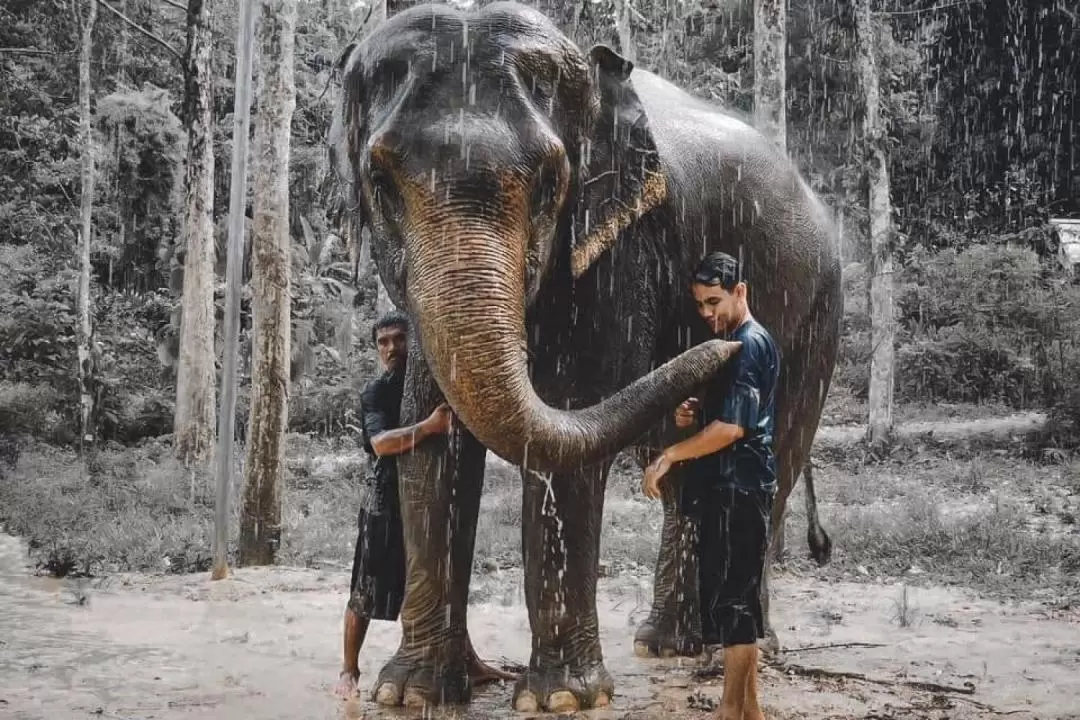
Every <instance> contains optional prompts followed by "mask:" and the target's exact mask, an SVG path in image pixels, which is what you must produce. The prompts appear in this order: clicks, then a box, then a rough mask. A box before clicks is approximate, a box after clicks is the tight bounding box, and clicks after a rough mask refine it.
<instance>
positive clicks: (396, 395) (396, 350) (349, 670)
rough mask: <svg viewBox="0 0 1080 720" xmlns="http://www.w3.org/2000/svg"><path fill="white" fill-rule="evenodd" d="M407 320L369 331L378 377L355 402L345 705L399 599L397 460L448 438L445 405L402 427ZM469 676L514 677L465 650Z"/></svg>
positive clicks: (396, 316) (340, 690)
mask: <svg viewBox="0 0 1080 720" xmlns="http://www.w3.org/2000/svg"><path fill="white" fill-rule="evenodd" d="M408 331H409V320H408V318H407V317H406V316H405V315H404V314H402V313H400V312H397V311H392V312H389V313H387V314H386V315H384V316H383V317H381V318H380V319H379V320H378V321H377V322H376V323H375V325H374V326H373V327H372V329H371V335H372V342H373V343H374V344H375V346H376V348H377V349H378V351H379V360H380V361H381V363H382V365H383V369H384V372H383V373H382V374H381V375H379V376H378V377H376V378H375V379H373V380H372V381H371V382H369V383H368V384H367V386H366V387H365V388H364V391H363V394H362V395H361V396H360V404H361V410H362V414H361V426H362V427H361V431H362V436H363V443H364V450H366V451H367V452H368V454H369V455H371V456H372V457H373V459H374V462H373V463H372V464H371V466H370V467H371V469H370V471H369V473H368V477H367V483H366V484H367V488H366V490H367V492H366V493H365V501H364V503H363V507H362V508H361V509H360V513H359V517H358V524H359V532H358V533H357V536H356V553H355V555H354V557H353V568H352V580H351V583H350V592H349V601H348V603H347V605H346V608H345V641H344V651H345V658H344V665H343V668H342V670H341V675H340V676H339V678H338V684H337V686H336V687H335V689H334V692H335V693H336V694H337V695H339V696H340V697H342V698H343V699H347V698H349V697H351V696H352V695H354V694H355V692H356V684H357V681H358V680H359V678H360V668H359V659H360V647H361V646H362V645H363V644H364V637H365V636H366V635H367V629H368V625H369V623H370V622H371V620H396V619H397V617H398V614H399V613H400V612H401V604H402V601H403V600H404V597H405V544H404V534H403V530H402V525H401V506H400V503H399V497H398V476H397V456H398V455H401V454H404V453H407V452H410V451H411V450H412V449H413V448H414V447H415V446H416V445H418V444H419V443H421V442H423V441H424V440H425V439H427V438H429V437H431V436H433V435H444V434H446V433H447V432H449V431H450V426H451V423H452V420H453V413H452V412H451V410H450V407H449V406H448V405H446V404H445V403H444V404H442V405H440V406H439V407H437V408H435V410H434V411H433V412H432V413H431V415H429V416H428V417H426V418H424V419H423V420H421V421H420V422H419V423H416V424H415V425H409V426H406V427H398V426H399V424H400V409H401V398H402V396H403V394H404V391H405V362H406V360H407V357H408V342H407V340H408ZM468 653H469V676H470V678H471V679H472V681H473V682H474V683H483V682H490V681H492V680H512V679H514V676H513V675H510V674H509V673H505V672H502V671H500V670H496V669H494V668H491V667H489V666H487V665H485V664H484V663H483V662H481V661H480V659H479V658H478V657H477V656H476V653H475V652H474V651H473V649H472V642H471V641H470V642H469V643H468Z"/></svg>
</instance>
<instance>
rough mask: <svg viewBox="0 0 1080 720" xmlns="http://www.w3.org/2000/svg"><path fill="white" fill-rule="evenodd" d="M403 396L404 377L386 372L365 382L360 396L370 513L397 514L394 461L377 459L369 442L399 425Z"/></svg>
mask: <svg viewBox="0 0 1080 720" xmlns="http://www.w3.org/2000/svg"><path fill="white" fill-rule="evenodd" d="M404 393H405V373H404V372H401V371H398V372H393V371H386V372H384V373H383V374H382V375H380V376H379V377H377V378H375V379H374V380H372V381H371V382H369V383H368V384H367V386H366V387H365V388H364V392H363V394H362V395H361V396H360V408H361V420H360V422H361V431H362V437H363V441H364V450H366V451H367V452H368V454H369V455H371V456H372V463H371V470H370V471H369V473H368V482H369V483H370V485H371V490H372V496H371V501H370V503H369V505H370V507H369V511H370V512H373V513H396V512H398V474H397V457H395V456H393V455H391V456H388V457H379V456H377V455H376V454H375V449H374V448H373V447H372V446H371V438H373V437H375V436H377V435H379V434H380V433H383V432H386V431H387V430H394V429H396V428H397V427H398V426H399V425H400V422H401V421H400V418H401V398H402V396H403V395H404Z"/></svg>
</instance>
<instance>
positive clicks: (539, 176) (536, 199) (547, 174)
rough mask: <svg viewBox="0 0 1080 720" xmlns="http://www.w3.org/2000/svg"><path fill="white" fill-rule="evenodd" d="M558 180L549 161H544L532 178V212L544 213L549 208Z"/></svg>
mask: <svg viewBox="0 0 1080 720" xmlns="http://www.w3.org/2000/svg"><path fill="white" fill-rule="evenodd" d="M558 181H559V179H558V175H557V174H556V172H555V169H554V168H553V167H552V166H551V163H549V162H545V163H544V164H543V165H542V166H541V167H540V172H538V173H536V176H535V178H534V179H533V187H532V198H531V201H530V207H531V208H532V211H533V212H534V213H544V212H546V211H547V210H549V209H550V205H551V202H552V200H554V198H555V188H556V186H557V184H558Z"/></svg>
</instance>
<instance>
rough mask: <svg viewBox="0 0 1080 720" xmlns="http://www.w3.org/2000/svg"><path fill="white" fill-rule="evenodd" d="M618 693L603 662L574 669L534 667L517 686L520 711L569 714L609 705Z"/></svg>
mask: <svg viewBox="0 0 1080 720" xmlns="http://www.w3.org/2000/svg"><path fill="white" fill-rule="evenodd" d="M614 695H615V681H614V680H612V678H611V675H610V674H609V673H608V671H607V668H605V667H604V665H603V663H596V664H594V665H588V666H586V667H584V668H578V669H572V668H570V667H567V666H562V667H546V668H530V669H529V670H527V671H526V672H525V673H524V674H522V676H521V677H520V678H519V679H518V682H517V686H516V687H515V688H514V709H516V710H517V711H518V712H545V711H546V712H554V713H568V712H577V711H578V710H590V709H592V708H601V707H607V706H608V705H610V704H611V698H612V697H613V696H614Z"/></svg>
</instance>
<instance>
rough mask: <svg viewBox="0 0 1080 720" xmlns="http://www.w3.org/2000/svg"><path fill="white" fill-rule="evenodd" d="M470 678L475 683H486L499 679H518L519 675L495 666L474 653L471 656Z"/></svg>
mask: <svg viewBox="0 0 1080 720" xmlns="http://www.w3.org/2000/svg"><path fill="white" fill-rule="evenodd" d="M469 680H470V681H471V682H472V684H473V685H484V684H486V683H491V682H497V681H499V680H505V681H507V682H509V681H511V680H517V676H516V675H514V674H512V673H508V672H506V671H504V670H499V669H497V668H493V667H491V666H490V665H488V664H487V663H485V662H484V661H483V660H481V659H480V658H478V657H477V656H476V655H472V656H471V657H470V658H469Z"/></svg>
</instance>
